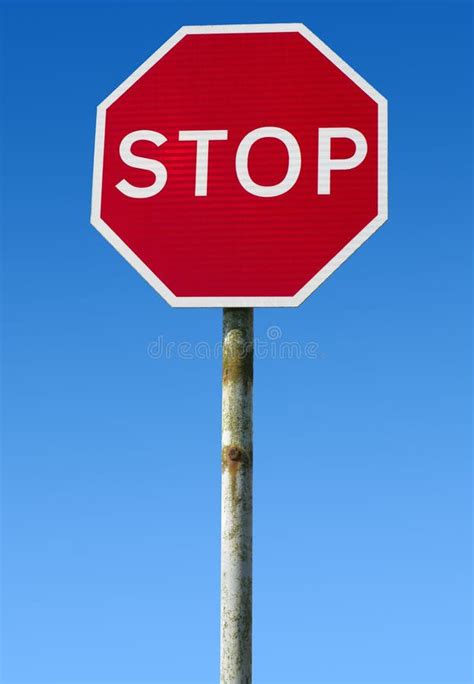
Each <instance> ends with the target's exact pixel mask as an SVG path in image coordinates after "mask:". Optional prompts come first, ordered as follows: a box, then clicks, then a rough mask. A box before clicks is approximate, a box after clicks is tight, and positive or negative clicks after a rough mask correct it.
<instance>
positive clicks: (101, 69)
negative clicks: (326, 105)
mask: <svg viewBox="0 0 474 684" xmlns="http://www.w3.org/2000/svg"><path fill="white" fill-rule="evenodd" d="M282 21H297V22H303V23H305V24H307V26H308V27H309V28H310V29H312V30H313V31H314V32H315V33H316V34H317V35H318V36H319V37H320V38H322V39H323V40H324V41H325V42H326V43H327V44H328V45H329V46H330V47H331V48H332V49H333V50H335V51H336V52H337V53H338V54H340V55H341V57H343V59H345V60H346V61H347V62H349V63H350V64H351V66H353V67H354V68H355V69H356V70H357V71H359V72H360V73H361V75H362V76H364V77H365V78H366V79H367V80H368V81H369V82H370V83H372V84H373V85H374V86H375V87H376V88H377V89H379V90H380V92H381V93H383V94H384V95H385V96H386V97H387V98H388V101H389V136H390V137H389V141H390V142H389V157H390V166H389V205H390V206H389V209H390V212H389V213H390V219H389V222H388V223H387V224H386V225H385V226H384V227H383V228H381V229H380V230H379V231H378V232H377V233H376V235H375V236H374V237H372V238H371V239H370V240H369V241H368V242H367V243H366V244H365V245H364V246H363V247H362V248H361V249H360V250H359V251H358V252H357V253H356V254H355V255H354V256H353V257H351V259H350V260H349V261H348V262H346V263H345V264H344V265H343V266H342V267H341V268H340V269H339V270H338V271H337V272H336V273H335V274H334V275H333V276H331V278H330V279H329V280H328V281H327V282H326V283H325V284H324V285H323V286H322V287H321V288H320V289H319V290H318V291H317V292H316V293H314V294H313V295H312V296H311V297H310V299H309V300H307V301H306V302H305V303H304V304H303V305H302V306H301V307H300V308H298V309H292V310H284V309H274V310H270V309H267V310H265V309H262V310H258V311H256V315H255V326H256V335H257V337H258V338H259V339H260V340H263V341H265V340H268V334H271V332H270V333H269V332H268V330H269V328H270V327H273V326H276V327H277V328H278V329H279V330H280V333H279V334H281V338H280V339H281V340H283V341H287V342H292V341H295V342H299V343H300V344H306V343H312V342H314V343H316V344H317V345H318V346H317V350H318V351H317V354H316V358H301V359H288V358H283V359H278V358H266V359H260V360H258V362H257V364H256V372H255V535H254V539H255V566H254V590H255V601H254V679H255V682H258V683H259V684H468V682H470V681H471V676H472V675H471V673H470V655H469V650H470V634H469V627H470V566H469V563H470V549H471V529H470V511H471V462H470V458H471V456H470V442H469V437H470V431H469V427H470V421H471V414H470V396H471V392H470V389H471V388H470V369H469V361H470V355H469V340H470V294H471V280H470V274H471V270H470V267H471V263H470V258H471V241H470V230H471V223H472V203H471V199H470V195H471V190H472V188H471V186H470V180H471V179H470V173H471V161H470V155H471V144H472V130H471V120H472V102H471V97H472V86H471V76H470V66H469V65H470V60H469V52H470V50H469V41H470V39H471V38H470V36H471V33H470V32H471V7H470V5H469V4H467V3H466V4H462V3H458V2H449V3H442V2H422V3H414V2H412V3H401V2H400V3H394V2H393V3H392V2H383V1H382V2H378V3H376V2H370V3H362V2H349V3H342V2H332V3H317V2H311V3H310V2H307V3H304V2H291V3H290V2H281V3H279V2H240V3H238V4H236V3H227V4H224V3H217V2H201V3H193V4H186V3H182V2H174V3H171V2H161V3H144V4H141V3H133V4H126V3H120V4H114V3H108V2H106V3H102V4H95V3H92V2H84V3H82V4H68V3H66V2H64V3H57V4H49V5H48V4H42V3H32V4H28V5H27V4H23V3H20V2H17V3H11V4H8V5H5V4H4V5H3V6H2V32H3V51H2V60H3V69H2V71H3V75H4V77H3V95H2V105H3V106H2V118H3V123H2V130H3V141H2V148H3V152H2V159H3V186H4V204H3V209H2V228H3V293H4V298H3V299H4V305H3V355H4V357H3V361H4V363H3V388H4V444H3V455H2V486H3V493H2V504H3V515H2V519H3V520H2V522H3V526H2V598H3V603H2V610H1V613H2V621H3V624H2V646H3V648H2V658H3V669H2V674H1V679H0V681H1V682H2V684H66V683H68V682H75V683H76V684H79V683H81V684H99V683H106V682H107V683H109V684H118V683H119V682H120V683H123V684H125V683H126V684H141V683H145V682H146V683H147V684H152V683H154V684H178V683H179V684H210V682H215V681H217V680H218V648H219V645H218V637H219V626H218V619H219V617H218V614H219V604H218V602H219V515H220V359H219V358H212V359H207V360H201V359H197V358H194V359H193V360H189V359H183V358H178V355H177V354H176V353H171V354H170V355H169V356H170V358H164V357H163V356H161V357H159V354H157V353H156V349H157V346H156V344H157V342H159V341H160V340H164V341H165V342H174V343H179V342H186V341H190V342H192V343H193V342H195V343H197V342H201V341H202V342H205V343H207V344H209V345H214V344H215V342H218V341H219V340H220V335H221V311H220V310H218V309H216V310H173V309H171V308H170V307H169V306H168V305H167V304H166V303H165V302H164V301H162V300H161V299H160V298H159V296H158V295H157V294H156V293H155V292H154V291H153V290H152V289H151V288H150V287H149V286H148V285H147V284H146V283H145V281H144V280H142V279H141V278H140V277H139V276H138V274H136V273H135V272H134V271H133V270H132V269H131V268H130V266H129V265H128V264H127V263H126V262H125V261H124V260H123V259H122V258H121V257H120V256H119V255H118V254H117V253H116V252H115V251H114V250H113V249H112V248H111V246H110V245H108V244H107V243H106V242H105V240H104V239H103V238H102V237H101V236H100V235H99V234H98V233H97V231H95V230H94V229H93V228H92V227H90V225H89V213H90V189H91V172H92V155H93V136H94V124H95V107H96V105H97V103H98V102H100V101H101V100H102V99H103V98H104V96H106V95H107V94H108V93H109V92H110V91H111V90H112V89H113V88H114V87H115V86H116V85H117V84H118V83H120V82H121V81H122V80H123V79H124V77H126V76H127V75H128V74H129V73H131V71H132V70H133V69H134V68H135V67H136V66H138V65H139V64H140V63H141V62H142V61H143V60H144V59H145V58H147V57H148V56H149V55H150V54H151V53H152V52H153V51H154V50H155V49H156V48H157V47H158V46H159V45H160V44H161V43H162V42H164V41H165V40H166V39H167V38H168V37H169V36H170V35H171V34H172V33H173V32H174V31H175V30H176V29H177V28H179V27H180V26H181V25H183V24H193V23H197V24H206V23H245V22H249V23H251V22H282Z"/></svg>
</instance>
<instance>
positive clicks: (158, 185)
mask: <svg viewBox="0 0 474 684" xmlns="http://www.w3.org/2000/svg"><path fill="white" fill-rule="evenodd" d="M137 140H148V141H149V142H152V143H154V144H155V145H156V146H157V147H159V146H160V145H162V144H163V143H164V142H166V138H165V136H164V135H161V133H158V132H157V131H145V130H143V131H133V132H132V133H129V134H128V135H126V136H125V137H124V139H123V140H122V142H121V143H120V148H119V151H120V157H121V159H122V161H123V162H125V164H127V165H128V166H131V167H133V168H134V169H144V170H145V171H151V172H152V173H153V174H154V175H155V181H154V183H152V185H147V186H145V187H137V186H135V185H132V184H131V183H129V182H128V181H127V180H125V179H123V180H121V181H120V183H117V185H116V186H115V187H116V188H118V189H119V190H120V192H122V193H123V194H124V195H127V197H133V198H137V199H142V198H145V197H153V195H157V194H158V193H159V192H160V191H161V190H163V188H164V187H165V185H166V180H167V178H168V174H167V171H166V167H165V166H164V164H162V163H161V162H159V161H157V160H156V159H147V158H146V157H140V156H139V155H137V154H133V152H132V145H133V143H134V142H137Z"/></svg>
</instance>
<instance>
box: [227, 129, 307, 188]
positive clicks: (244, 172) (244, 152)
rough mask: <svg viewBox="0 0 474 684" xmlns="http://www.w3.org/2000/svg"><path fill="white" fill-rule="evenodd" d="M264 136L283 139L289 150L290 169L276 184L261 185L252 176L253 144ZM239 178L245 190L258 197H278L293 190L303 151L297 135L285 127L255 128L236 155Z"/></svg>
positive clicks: (241, 144) (246, 137)
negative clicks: (250, 166)
mask: <svg viewBox="0 0 474 684" xmlns="http://www.w3.org/2000/svg"><path fill="white" fill-rule="evenodd" d="M262 138H276V139H277V140H281V142H282V143H283V144H284V145H285V147H286V149H287V151H288V169H287V172H286V175H285V177H284V178H283V180H281V181H280V182H279V183H277V184H276V185H259V184H258V183H255V181H254V180H253V179H252V178H251V177H250V174H249V166H248V159H249V153H250V149H251V147H252V145H253V144H254V143H255V142H256V141H257V140H261V139H262ZM235 170H236V173H237V178H238V179H239V182H240V184H241V186H242V187H243V188H244V190H247V192H249V193H250V194H251V195H256V196H257V197H277V196H278V195H283V194H284V193H285V192H288V190H291V188H292V187H293V185H294V184H295V183H296V181H297V180H298V176H299V175H300V170H301V151H300V146H299V145H298V141H297V140H296V138H295V136H294V135H292V134H291V133H290V132H289V131H286V130H285V129H284V128H277V127H276V126H263V127H262V128H255V130H253V131H250V133H247V135H246V136H245V137H244V138H242V140H241V142H240V145H239V147H238V149H237V154H236V157H235Z"/></svg>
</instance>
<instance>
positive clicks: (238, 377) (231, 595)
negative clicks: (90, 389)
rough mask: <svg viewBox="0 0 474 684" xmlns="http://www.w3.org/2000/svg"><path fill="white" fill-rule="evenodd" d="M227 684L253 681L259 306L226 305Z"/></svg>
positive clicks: (224, 654)
mask: <svg viewBox="0 0 474 684" xmlns="http://www.w3.org/2000/svg"><path fill="white" fill-rule="evenodd" d="M222 357H223V362H222V522H221V525H222V528H221V684H251V681H252V460H253V455H252V441H253V440H252V389H253V309H224V332H223V351H222Z"/></svg>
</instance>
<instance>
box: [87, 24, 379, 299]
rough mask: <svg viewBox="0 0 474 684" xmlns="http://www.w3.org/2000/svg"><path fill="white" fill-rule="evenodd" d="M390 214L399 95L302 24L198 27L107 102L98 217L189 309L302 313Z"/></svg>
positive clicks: (175, 39) (99, 151)
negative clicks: (393, 109) (391, 138)
mask: <svg viewBox="0 0 474 684" xmlns="http://www.w3.org/2000/svg"><path fill="white" fill-rule="evenodd" d="M386 217H387V117H386V101H385V99H384V98H383V97H382V96H381V95H380V94H379V93H378V92H377V91H376V90H375V89H374V88H373V87H372V86H370V85H369V84H368V83H367V82H366V81H365V80H364V79H363V78H362V77H361V76H359V75H358V74H357V73H356V72H355V71H354V70H353V69H352V68H351V67H349V66H348V65H347V64H346V63H345V62H344V61H343V60H342V59H341V58H340V57H338V56H337V55H336V54H335V53H334V52H333V51H332V50H330V49H329V48H328V47H327V46H326V45H325V44H324V43H323V42H322V41H321V40H320V39H319V38H317V37H316V36H315V35H314V34H313V33H312V32H311V31H310V30H309V29H307V28H306V27H305V26H303V25H301V24H273V25H272V24H270V25H242V26H191V27H184V28H182V29H180V30H179V31H178V32H177V33H175V34H174V35H173V36H172V37H171V38H170V39H169V40H168V41H167V42H166V43H165V44H164V45H163V46H162V47H161V48H159V50H157V51H156V52H155V53H154V54H153V55H152V56H151V57H150V58H149V59H148V60H147V61H146V62H144V64H142V65H141V66H140V67H139V68H138V69H137V70H136V71H135V72H134V73H133V74H132V75H131V76H130V77H129V78H127V79H126V80H125V81H124V82H123V83H122V84H121V85H120V86H119V87H118V88H117V89H116V90H115V91H114V92H113V93H112V94H111V95H110V96H109V97H107V98H106V99H105V100H104V101H103V102H102V103H101V104H100V105H99V107H98V116H97V131H96V148H95V160H94V189H93V208H92V223H93V225H94V226H95V227H96V228H97V229H98V230H99V231H100V232H101V233H102V234H103V235H104V236H105V237H106V238H107V239H108V240H109V242H111V243H112V245H113V246H114V247H115V248H116V249H117V250H118V251H119V252H120V253H121V254H122V256H124V257H125V258H126V259H127V260H128V261H129V262H130V263H131V264H132V265H133V266H134V267H135V268H136V269H137V271H139V273H141V275H142V276H143V277H144V278H145V279H146V280H147V281H148V282H149V283H150V284H151V285H152V286H153V287H154V288H155V289H156V290H157V291H158V292H159V293H160V294H161V295H162V296H163V297H164V298H165V299H166V300H167V301H168V302H169V303H170V304H171V305H173V306H244V307H246V306H249V307H255V306H296V305H298V304H300V303H301V302H302V301H303V300H304V299H305V298H306V297H307V296H308V295H309V294H310V293H311V292H313V290H315V289H316V288H317V287H318V286H319V285H320V284H321V283H322V282H323V281H324V280H325V279H326V278H327V277H328V276H329V275H330V274H331V273H332V272H333V271H334V270H335V269H336V268H337V267H338V266H339V265H340V264H341V263H342V262H343V261H345V259H347V257H348V256H349V255H350V254H352V252H354V250H355V249H357V248H358V247H359V246H360V245H361V244H362V243H363V242H364V241H365V240H366V239H367V238H368V237H369V236H370V235H372V233H374V231H375V230H377V228H379V226H380V225H381V224H382V223H383V222H384V221H385V219H386Z"/></svg>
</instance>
